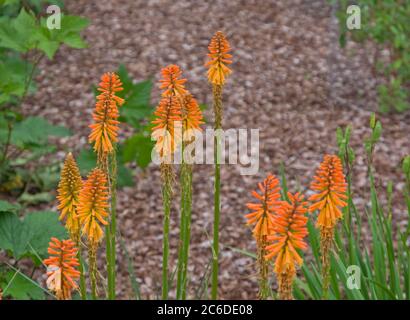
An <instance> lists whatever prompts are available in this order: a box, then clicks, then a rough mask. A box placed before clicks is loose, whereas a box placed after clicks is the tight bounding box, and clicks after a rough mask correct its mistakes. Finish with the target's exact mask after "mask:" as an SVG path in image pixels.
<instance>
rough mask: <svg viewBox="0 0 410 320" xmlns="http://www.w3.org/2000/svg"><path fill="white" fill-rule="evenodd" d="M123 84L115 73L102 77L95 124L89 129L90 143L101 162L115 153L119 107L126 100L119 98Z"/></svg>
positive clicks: (94, 115)
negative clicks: (118, 94) (118, 93)
mask: <svg viewBox="0 0 410 320" xmlns="http://www.w3.org/2000/svg"><path fill="white" fill-rule="evenodd" d="M121 86H122V83H121V80H120V78H119V77H118V76H117V75H116V74H115V73H105V74H104V75H103V76H102V77H101V82H100V84H99V88H98V91H100V92H101V93H100V94H99V95H98V96H97V102H96V104H95V109H94V113H93V119H94V123H93V124H91V125H90V126H89V127H90V128H91V134H90V135H89V137H88V140H89V142H90V143H93V142H94V150H95V152H97V155H98V159H99V161H104V160H105V158H106V156H107V154H109V153H112V152H113V151H114V143H115V142H117V135H118V124H119V121H118V117H119V112H118V107H119V106H121V105H122V104H123V103H124V100H123V99H121V98H120V97H118V96H117V92H119V91H122V90H123V88H122V87H121Z"/></svg>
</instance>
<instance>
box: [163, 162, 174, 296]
mask: <svg viewBox="0 0 410 320" xmlns="http://www.w3.org/2000/svg"><path fill="white" fill-rule="evenodd" d="M161 174H162V178H163V186H162V201H163V206H164V222H163V223H164V230H163V233H164V239H163V250H162V299H163V300H166V299H168V291H169V290H168V287H169V283H168V258H169V223H170V216H171V194H172V188H171V185H172V167H171V165H169V164H161Z"/></svg>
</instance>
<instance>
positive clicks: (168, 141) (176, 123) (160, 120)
mask: <svg viewBox="0 0 410 320" xmlns="http://www.w3.org/2000/svg"><path fill="white" fill-rule="evenodd" d="M154 115H155V116H156V119H155V120H153V121H152V123H153V124H154V125H155V126H154V127H153V128H152V137H153V139H155V140H156V144H155V150H156V151H157V152H158V154H159V155H160V157H161V158H162V157H167V156H170V155H172V154H173V153H174V151H175V150H176V147H177V146H178V144H179V142H180V141H181V131H182V130H181V129H182V128H181V125H182V115H181V103H180V100H179V98H177V97H175V96H167V97H164V98H162V99H161V101H160V102H159V105H158V107H157V109H156V110H155V112H154Z"/></svg>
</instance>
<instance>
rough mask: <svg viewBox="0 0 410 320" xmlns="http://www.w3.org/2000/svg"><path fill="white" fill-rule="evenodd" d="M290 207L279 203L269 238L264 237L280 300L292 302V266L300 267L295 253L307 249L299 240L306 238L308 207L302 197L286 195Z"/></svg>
mask: <svg viewBox="0 0 410 320" xmlns="http://www.w3.org/2000/svg"><path fill="white" fill-rule="evenodd" d="M288 198H289V200H290V203H289V202H287V201H282V205H281V206H280V208H279V209H278V210H277V213H276V215H275V218H274V219H273V223H272V234H271V235H269V236H268V237H267V240H268V242H271V243H272V244H271V245H268V246H267V247H266V250H267V251H268V254H267V255H266V256H265V258H266V259H267V260H269V259H272V258H273V257H276V261H275V269H274V270H275V273H276V275H277V278H278V282H279V296H280V298H281V299H285V300H290V299H292V298H293V297H292V283H293V278H294V276H295V274H296V266H301V265H302V263H303V259H302V257H301V256H300V255H299V253H298V252H297V251H296V250H297V249H302V250H305V249H306V248H307V245H306V243H305V242H304V241H303V239H304V238H305V237H306V235H307V234H308V231H307V228H306V223H307V220H308V218H307V217H306V215H305V214H306V212H307V206H308V203H307V202H306V201H305V200H304V197H303V195H301V194H300V193H295V194H294V195H293V194H291V193H290V192H288Z"/></svg>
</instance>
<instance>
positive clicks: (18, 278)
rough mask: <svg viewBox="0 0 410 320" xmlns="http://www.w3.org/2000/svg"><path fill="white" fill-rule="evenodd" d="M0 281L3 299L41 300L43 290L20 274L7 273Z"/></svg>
mask: <svg viewBox="0 0 410 320" xmlns="http://www.w3.org/2000/svg"><path fill="white" fill-rule="evenodd" d="M3 278H4V279H0V286H1V287H2V290H3V295H4V297H9V296H10V297H12V298H14V299H18V300H29V299H33V300H42V299H44V297H45V296H44V292H43V290H42V289H41V288H40V287H39V286H38V285H37V284H36V283H35V282H33V281H32V280H29V279H28V278H27V277H24V276H23V275H22V274H21V273H19V272H15V271H9V272H7V273H6V274H5V275H4V276H3Z"/></svg>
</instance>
